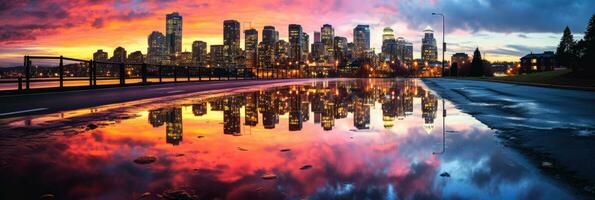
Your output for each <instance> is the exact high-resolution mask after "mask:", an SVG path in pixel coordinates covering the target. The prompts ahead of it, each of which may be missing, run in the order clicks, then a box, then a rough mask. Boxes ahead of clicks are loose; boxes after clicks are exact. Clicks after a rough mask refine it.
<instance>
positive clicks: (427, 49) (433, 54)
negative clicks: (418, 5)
mask: <svg viewBox="0 0 595 200" xmlns="http://www.w3.org/2000/svg"><path fill="white" fill-rule="evenodd" d="M421 59H422V60H423V61H426V62H434V61H437V60H438V48H437V47H436V39H435V38H434V30H432V27H430V26H426V28H425V29H424V37H423V38H422V40H421Z"/></svg>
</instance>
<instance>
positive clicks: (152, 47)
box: [147, 31, 167, 64]
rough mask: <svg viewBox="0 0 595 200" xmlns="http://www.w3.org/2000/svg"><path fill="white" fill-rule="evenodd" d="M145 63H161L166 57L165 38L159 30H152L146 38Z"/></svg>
mask: <svg viewBox="0 0 595 200" xmlns="http://www.w3.org/2000/svg"><path fill="white" fill-rule="evenodd" d="M147 42H148V44H149V45H148V46H149V47H148V48H147V63H151V64H161V63H162V61H163V60H164V59H166V57H167V46H166V40H165V36H164V35H163V33H161V32H159V31H153V32H152V33H151V34H150V35H149V38H148V40H147Z"/></svg>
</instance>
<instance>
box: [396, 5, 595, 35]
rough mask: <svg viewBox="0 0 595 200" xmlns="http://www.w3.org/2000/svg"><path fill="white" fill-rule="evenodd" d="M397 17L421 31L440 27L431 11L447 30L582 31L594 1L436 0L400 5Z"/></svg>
mask: <svg viewBox="0 0 595 200" xmlns="http://www.w3.org/2000/svg"><path fill="white" fill-rule="evenodd" d="M399 11H400V12H399V16H398V18H394V20H402V21H406V22H407V23H408V24H409V26H410V27H411V28H414V29H422V28H423V27H424V26H425V25H427V24H431V25H433V26H434V27H435V28H439V27H440V26H441V22H440V19H439V18H438V17H436V16H432V15H431V13H432V12H441V13H444V14H445V15H446V24H447V29H449V30H450V31H453V30H455V29H463V30H471V31H474V32H476V31H480V30H484V31H491V32H502V33H510V32H552V33H558V32H562V30H564V27H565V26H567V25H568V26H570V28H571V29H572V30H573V31H575V32H583V31H584V30H585V27H586V24H587V21H588V20H589V18H590V17H591V15H593V14H594V13H595V1H593V0H574V1H568V0H526V1H518V0H468V1H459V0H438V1H436V2H434V3H432V2H428V1H423V3H420V2H418V1H401V2H399Z"/></svg>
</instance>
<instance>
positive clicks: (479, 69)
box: [469, 48, 483, 76]
mask: <svg viewBox="0 0 595 200" xmlns="http://www.w3.org/2000/svg"><path fill="white" fill-rule="evenodd" d="M469 75H470V76H483V60H482V59H481V53H480V52H479V48H476V49H475V52H473V60H472V61H471V72H470V74H469Z"/></svg>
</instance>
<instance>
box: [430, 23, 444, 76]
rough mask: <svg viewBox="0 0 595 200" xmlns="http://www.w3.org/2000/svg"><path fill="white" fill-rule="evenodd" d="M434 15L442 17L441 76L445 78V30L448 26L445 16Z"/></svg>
mask: <svg viewBox="0 0 595 200" xmlns="http://www.w3.org/2000/svg"><path fill="white" fill-rule="evenodd" d="M432 15H439V16H441V17H442V74H441V76H442V77H444V52H446V41H444V30H445V26H446V24H445V23H444V14H442V13H432Z"/></svg>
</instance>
